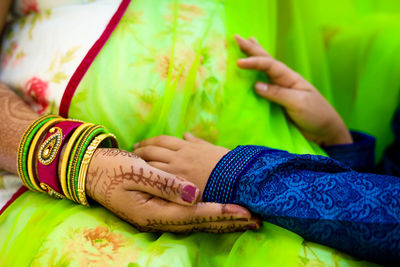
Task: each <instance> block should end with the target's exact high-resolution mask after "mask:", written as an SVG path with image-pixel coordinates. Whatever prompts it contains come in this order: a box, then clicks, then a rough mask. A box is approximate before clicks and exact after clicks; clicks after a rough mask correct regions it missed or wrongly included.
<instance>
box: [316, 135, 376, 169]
mask: <svg viewBox="0 0 400 267" xmlns="http://www.w3.org/2000/svg"><path fill="white" fill-rule="evenodd" d="M351 135H352V137H353V140H354V143H353V144H348V145H334V146H325V147H322V148H323V149H324V150H325V152H326V153H327V154H328V155H329V157H331V158H333V159H335V160H337V161H340V162H342V163H344V164H346V165H347V166H349V167H351V168H352V169H354V170H356V171H360V172H372V171H374V167H375V138H374V137H372V136H370V135H368V134H365V133H361V132H355V131H352V132H351Z"/></svg>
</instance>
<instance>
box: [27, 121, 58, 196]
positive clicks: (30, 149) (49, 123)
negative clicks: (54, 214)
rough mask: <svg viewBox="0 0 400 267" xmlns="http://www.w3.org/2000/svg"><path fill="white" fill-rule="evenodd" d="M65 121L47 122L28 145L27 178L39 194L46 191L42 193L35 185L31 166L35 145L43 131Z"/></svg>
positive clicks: (34, 176)
mask: <svg viewBox="0 0 400 267" xmlns="http://www.w3.org/2000/svg"><path fill="white" fill-rule="evenodd" d="M64 120H65V119H61V118H60V119H53V120H51V121H49V122H46V123H45V124H44V125H43V126H42V127H40V129H39V130H38V131H37V133H36V134H35V137H34V138H33V140H32V143H31V145H30V148H29V152H28V159H27V165H28V167H27V169H28V177H29V180H30V181H31V183H32V184H33V185H34V186H35V187H36V188H35V189H36V190H38V191H39V192H42V193H47V192H46V191H44V190H43V189H42V188H41V187H40V186H39V185H38V184H37V183H36V175H35V172H34V170H33V164H34V154H35V151H36V145H37V143H38V142H39V140H40V137H42V135H43V133H44V132H45V131H47V130H48V129H49V128H50V127H52V126H53V125H54V124H56V123H58V122H60V121H64Z"/></svg>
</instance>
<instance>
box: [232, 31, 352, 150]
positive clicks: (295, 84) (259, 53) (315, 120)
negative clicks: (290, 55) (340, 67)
mask: <svg viewBox="0 0 400 267" xmlns="http://www.w3.org/2000/svg"><path fill="white" fill-rule="evenodd" d="M235 39H236V41H237V43H238V44H239V46H240V48H241V50H242V51H243V52H244V53H245V54H247V55H248V56H249V57H248V58H244V59H240V60H238V62H237V64H238V66H239V67H240V68H243V69H250V70H261V71H264V72H265V73H266V74H267V75H268V77H269V78H270V80H271V84H266V83H263V82H257V83H256V85H255V89H256V92H257V93H258V94H259V95H261V96H262V97H264V98H266V99H268V100H270V101H272V102H275V103H277V104H279V105H281V106H283V108H284V109H285V110H286V112H287V114H288V115H289V117H290V119H291V120H292V121H293V122H294V123H295V124H296V126H297V127H298V128H299V129H300V131H301V132H302V133H303V135H304V136H305V137H306V138H307V139H308V140H311V141H314V142H315V143H317V144H319V145H336V144H350V143H353V140H352V137H351V134H350V132H349V130H348V129H347V127H346V125H345V124H344V122H343V120H342V119H341V117H340V116H339V114H338V113H337V112H336V111H335V109H334V108H333V107H332V106H331V105H330V104H329V103H328V102H327V101H326V100H325V98H324V97H323V96H322V95H321V94H320V93H319V92H318V90H317V89H315V88H314V86H312V85H311V84H310V83H309V82H307V81H306V80H305V79H304V78H303V77H301V76H300V75H299V74H298V73H296V72H294V71H293V70H291V69H290V68H289V67H287V66H286V65H285V64H283V63H282V62H279V61H277V60H276V59H274V58H272V57H271V56H270V55H269V54H268V53H267V52H266V51H265V50H264V48H263V47H262V46H261V45H260V44H258V42H257V41H256V40H255V39H254V38H253V37H252V38H250V39H249V40H246V39H243V38H242V37H240V36H238V35H236V36H235Z"/></svg>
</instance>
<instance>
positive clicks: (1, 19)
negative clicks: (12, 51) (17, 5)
mask: <svg viewBox="0 0 400 267" xmlns="http://www.w3.org/2000/svg"><path fill="white" fill-rule="evenodd" d="M12 1H13V0H2V1H1V2H0V33H1V32H3V29H4V24H5V23H6V19H7V14H8V11H9V10H10V7H11V4H12Z"/></svg>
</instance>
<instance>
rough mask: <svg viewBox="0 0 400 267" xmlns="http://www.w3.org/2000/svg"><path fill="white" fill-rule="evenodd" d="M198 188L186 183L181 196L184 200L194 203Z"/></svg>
mask: <svg viewBox="0 0 400 267" xmlns="http://www.w3.org/2000/svg"><path fill="white" fill-rule="evenodd" d="M196 193H197V188H196V187H194V186H191V185H186V186H185V187H184V188H183V189H182V192H181V198H182V200H183V201H185V202H188V203H193V201H194V200H195V199H196Z"/></svg>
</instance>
